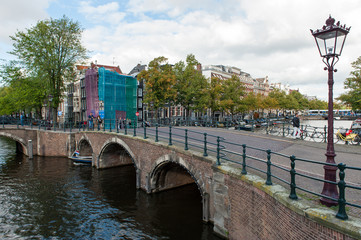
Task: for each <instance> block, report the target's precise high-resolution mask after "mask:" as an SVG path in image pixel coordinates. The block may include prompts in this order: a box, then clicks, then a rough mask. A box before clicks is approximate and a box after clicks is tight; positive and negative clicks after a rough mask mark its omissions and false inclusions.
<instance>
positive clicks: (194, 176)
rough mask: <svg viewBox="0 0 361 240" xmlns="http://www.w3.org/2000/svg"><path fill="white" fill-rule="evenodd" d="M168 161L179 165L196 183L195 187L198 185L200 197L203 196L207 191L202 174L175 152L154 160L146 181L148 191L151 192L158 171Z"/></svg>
mask: <svg viewBox="0 0 361 240" xmlns="http://www.w3.org/2000/svg"><path fill="white" fill-rule="evenodd" d="M169 163H174V164H176V165H179V166H180V167H182V168H183V169H184V170H185V171H186V172H187V173H188V174H189V175H190V176H191V177H192V179H193V180H194V182H195V183H196V184H197V187H198V189H199V192H200V193H201V195H202V197H203V196H204V194H206V193H207V191H206V190H205V184H204V181H203V179H202V178H201V177H200V176H202V174H201V172H199V171H198V170H197V169H195V168H194V167H192V166H191V165H189V164H188V163H187V162H186V161H184V159H183V158H182V157H179V156H177V155H176V154H166V155H163V156H162V157H160V158H158V159H157V160H156V161H155V162H154V164H153V167H152V170H151V171H150V173H149V180H148V181H149V187H150V189H149V190H148V192H149V191H150V192H151V191H152V189H154V188H155V187H156V186H155V184H156V181H157V179H156V177H157V174H160V172H159V171H161V170H162V169H163V168H164V166H165V165H167V164H169ZM161 168H162V169H161Z"/></svg>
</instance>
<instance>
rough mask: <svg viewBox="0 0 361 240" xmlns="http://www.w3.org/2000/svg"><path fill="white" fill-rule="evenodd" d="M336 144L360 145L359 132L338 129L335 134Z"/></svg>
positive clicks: (360, 132) (360, 135) (360, 133)
mask: <svg viewBox="0 0 361 240" xmlns="http://www.w3.org/2000/svg"><path fill="white" fill-rule="evenodd" d="M336 138H337V139H336V142H338V141H343V142H345V143H351V144H354V145H360V143H361V130H352V129H349V130H347V129H339V130H338V131H337V133H336Z"/></svg>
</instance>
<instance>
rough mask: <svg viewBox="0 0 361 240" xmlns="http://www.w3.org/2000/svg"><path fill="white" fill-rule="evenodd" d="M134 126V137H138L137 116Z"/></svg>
mask: <svg viewBox="0 0 361 240" xmlns="http://www.w3.org/2000/svg"><path fill="white" fill-rule="evenodd" d="M133 128H134V133H133V137H136V136H137V128H136V119H135V118H134V124H133Z"/></svg>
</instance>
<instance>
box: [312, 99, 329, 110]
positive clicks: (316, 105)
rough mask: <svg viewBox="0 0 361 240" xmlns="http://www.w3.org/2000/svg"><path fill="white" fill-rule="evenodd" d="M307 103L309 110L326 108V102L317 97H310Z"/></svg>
mask: <svg viewBox="0 0 361 240" xmlns="http://www.w3.org/2000/svg"><path fill="white" fill-rule="evenodd" d="M308 104H309V109H310V110H317V109H328V103H327V102H326V101H322V100H319V99H312V100H310V101H309V102H308Z"/></svg>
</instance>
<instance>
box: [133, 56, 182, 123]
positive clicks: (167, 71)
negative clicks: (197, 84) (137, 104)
mask: <svg viewBox="0 0 361 240" xmlns="http://www.w3.org/2000/svg"><path fill="white" fill-rule="evenodd" d="M167 60H168V59H167V58H165V57H157V58H155V59H153V60H152V61H151V62H150V63H149V65H148V66H149V67H148V70H143V71H141V72H140V73H139V74H138V77H137V78H138V80H139V81H144V85H145V91H144V93H145V94H144V102H145V103H147V104H148V105H149V106H150V107H151V108H152V109H153V110H155V111H156V118H157V117H158V110H159V108H160V107H163V106H164V105H165V104H166V103H172V102H175V100H176V96H177V92H176V89H175V88H174V86H175V84H176V75H175V73H174V71H173V68H172V66H171V65H170V64H168V63H167Z"/></svg>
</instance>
